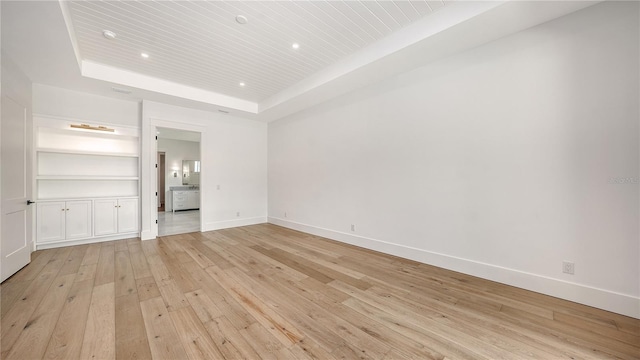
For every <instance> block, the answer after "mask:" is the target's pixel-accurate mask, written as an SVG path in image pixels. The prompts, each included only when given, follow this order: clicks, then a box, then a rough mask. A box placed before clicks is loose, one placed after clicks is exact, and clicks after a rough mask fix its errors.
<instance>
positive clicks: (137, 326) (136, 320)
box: [115, 251, 151, 359]
mask: <svg viewBox="0 0 640 360" xmlns="http://www.w3.org/2000/svg"><path fill="white" fill-rule="evenodd" d="M121 252H124V251H121ZM115 318H116V358H117V359H150V358H151V349H150V348H149V341H148V339H147V333H146V330H145V326H144V320H143V319H142V311H141V310H140V301H139V300H138V294H137V293H135V292H134V293H131V294H125V295H122V296H119V297H116V313H115Z"/></svg>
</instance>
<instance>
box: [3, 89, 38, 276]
mask: <svg viewBox="0 0 640 360" xmlns="http://www.w3.org/2000/svg"><path fill="white" fill-rule="evenodd" d="M1 105H2V114H1V115H2V124H1V126H0V133H1V136H2V137H1V139H0V145H1V146H0V150H1V152H2V155H1V159H0V160H1V161H2V175H1V179H0V182H1V183H2V184H1V186H0V188H1V194H2V196H1V201H2V207H1V209H2V211H1V213H0V217H1V218H0V221H1V222H2V223H1V224H0V227H1V228H2V239H1V240H0V263H1V264H0V281H4V280H5V279H7V278H8V277H9V276H11V275H13V274H14V273H16V272H17V271H18V270H20V269H21V268H22V267H24V266H25V265H27V264H28V263H29V262H30V261H31V250H32V247H33V245H32V243H31V239H32V237H31V216H32V215H31V213H32V211H31V210H30V207H28V206H27V200H30V197H31V186H30V185H31V179H30V173H31V171H30V170H29V168H28V161H27V159H28V158H29V156H30V149H29V140H30V134H29V131H30V128H31V126H30V119H29V118H28V116H27V108H26V107H24V106H22V105H20V104H18V103H17V102H15V101H13V100H12V99H10V98H8V97H7V96H3V97H2V104H1Z"/></svg>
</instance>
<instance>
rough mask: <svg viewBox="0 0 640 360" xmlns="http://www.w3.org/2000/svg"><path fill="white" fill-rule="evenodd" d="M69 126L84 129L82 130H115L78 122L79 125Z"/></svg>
mask: <svg viewBox="0 0 640 360" xmlns="http://www.w3.org/2000/svg"><path fill="white" fill-rule="evenodd" d="M71 127H72V128H74V129H84V130H97V131H108V132H114V131H115V130H114V129H110V128H108V127H106V126H91V125H87V124H80V125H75V124H71Z"/></svg>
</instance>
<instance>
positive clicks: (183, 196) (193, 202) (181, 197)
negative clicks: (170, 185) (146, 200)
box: [171, 190, 200, 212]
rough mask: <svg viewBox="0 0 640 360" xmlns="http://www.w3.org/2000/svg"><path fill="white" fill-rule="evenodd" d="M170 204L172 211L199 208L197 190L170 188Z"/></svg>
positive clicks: (198, 193)
mask: <svg viewBox="0 0 640 360" xmlns="http://www.w3.org/2000/svg"><path fill="white" fill-rule="evenodd" d="M171 193H172V198H171V204H172V207H173V212H175V211H177V210H192V209H199V208H200V191H199V190H172V191H171Z"/></svg>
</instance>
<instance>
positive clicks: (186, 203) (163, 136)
mask: <svg viewBox="0 0 640 360" xmlns="http://www.w3.org/2000/svg"><path fill="white" fill-rule="evenodd" d="M156 134H157V136H158V140H157V154H158V171H157V177H158V178H157V182H156V184H158V189H157V190H158V213H157V216H158V217H157V219H158V236H168V235H176V234H184V233H189V232H196V231H200V228H201V227H200V187H201V186H202V184H200V167H201V166H200V133H199V132H193V131H187V130H178V129H171V128H161V127H158V128H156ZM196 164H197V166H196Z"/></svg>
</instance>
